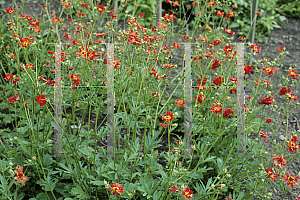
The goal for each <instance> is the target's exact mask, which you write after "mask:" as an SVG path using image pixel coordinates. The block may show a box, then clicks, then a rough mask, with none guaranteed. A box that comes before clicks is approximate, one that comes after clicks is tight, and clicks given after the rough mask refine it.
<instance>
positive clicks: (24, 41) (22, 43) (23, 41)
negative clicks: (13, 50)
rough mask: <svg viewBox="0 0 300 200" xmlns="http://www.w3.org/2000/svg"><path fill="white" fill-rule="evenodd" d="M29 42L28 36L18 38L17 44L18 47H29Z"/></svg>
mask: <svg viewBox="0 0 300 200" xmlns="http://www.w3.org/2000/svg"><path fill="white" fill-rule="evenodd" d="M30 44H31V43H30V42H28V38H24V39H23V38H20V43H19V46H20V47H29V45H30Z"/></svg>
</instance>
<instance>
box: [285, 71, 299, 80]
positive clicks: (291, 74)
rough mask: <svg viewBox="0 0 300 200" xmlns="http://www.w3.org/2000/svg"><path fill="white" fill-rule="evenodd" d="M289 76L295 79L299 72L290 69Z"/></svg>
mask: <svg viewBox="0 0 300 200" xmlns="http://www.w3.org/2000/svg"><path fill="white" fill-rule="evenodd" d="M288 75H289V76H292V77H293V79H297V77H298V76H299V74H297V72H296V71H295V70H291V69H290V71H289V73H288Z"/></svg>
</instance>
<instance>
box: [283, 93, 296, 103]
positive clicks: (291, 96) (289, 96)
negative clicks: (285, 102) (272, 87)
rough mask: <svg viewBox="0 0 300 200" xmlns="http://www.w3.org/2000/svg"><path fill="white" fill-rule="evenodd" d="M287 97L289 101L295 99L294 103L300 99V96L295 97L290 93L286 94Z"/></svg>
mask: <svg viewBox="0 0 300 200" xmlns="http://www.w3.org/2000/svg"><path fill="white" fill-rule="evenodd" d="M285 96H286V97H288V98H289V99H293V100H294V101H296V100H297V99H298V96H296V97H295V95H294V94H290V93H286V94H285Z"/></svg>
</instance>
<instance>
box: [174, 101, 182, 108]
mask: <svg viewBox="0 0 300 200" xmlns="http://www.w3.org/2000/svg"><path fill="white" fill-rule="evenodd" d="M175 103H176V105H178V106H180V107H181V108H183V107H184V101H181V100H180V99H177V100H175Z"/></svg>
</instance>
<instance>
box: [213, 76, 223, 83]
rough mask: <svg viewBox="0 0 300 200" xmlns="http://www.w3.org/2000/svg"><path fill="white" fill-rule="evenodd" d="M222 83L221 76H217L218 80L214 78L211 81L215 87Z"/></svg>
mask: <svg viewBox="0 0 300 200" xmlns="http://www.w3.org/2000/svg"><path fill="white" fill-rule="evenodd" d="M222 82H224V78H222V77H221V75H219V77H218V78H216V77H215V78H214V80H213V83H214V84H215V85H220V84H221V83H222Z"/></svg>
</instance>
